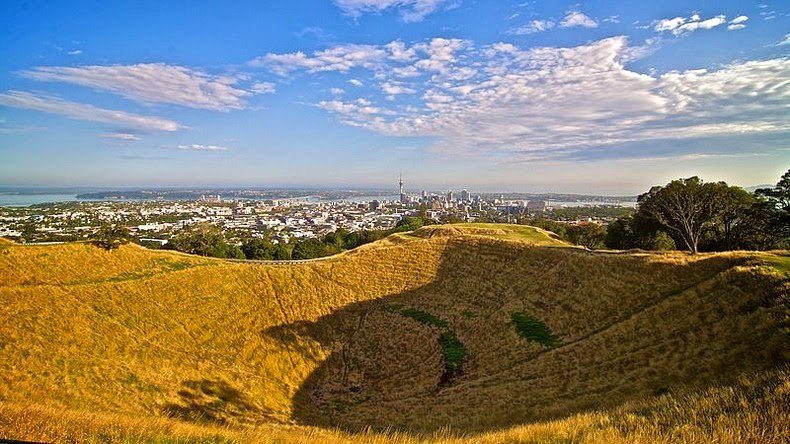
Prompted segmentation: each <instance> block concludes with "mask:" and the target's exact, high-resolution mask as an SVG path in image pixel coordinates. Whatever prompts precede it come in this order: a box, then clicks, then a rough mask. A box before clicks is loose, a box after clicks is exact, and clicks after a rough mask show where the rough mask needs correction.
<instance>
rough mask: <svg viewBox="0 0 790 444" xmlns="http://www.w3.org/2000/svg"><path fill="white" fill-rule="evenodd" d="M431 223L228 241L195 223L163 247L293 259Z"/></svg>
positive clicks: (408, 221) (414, 220)
mask: <svg viewBox="0 0 790 444" xmlns="http://www.w3.org/2000/svg"><path fill="white" fill-rule="evenodd" d="M430 223H432V221H431V220H430V219H425V218H422V217H404V218H403V219H401V220H400V221H399V222H398V224H397V225H396V226H395V227H394V228H391V229H389V230H359V231H353V232H349V231H348V230H346V229H344V228H340V229H338V230H335V231H333V232H331V233H328V234H326V235H325V236H322V237H319V238H291V239H290V240H289V241H288V242H275V241H274V240H273V239H272V237H271V236H270V233H268V232H264V233H261V234H262V236H258V237H253V236H252V235H251V234H250V233H240V234H239V241H238V242H235V243H231V242H229V241H228V240H227V239H226V235H225V234H224V233H223V231H222V229H221V228H220V227H217V226H215V225H211V224H196V225H193V226H192V227H190V228H188V229H186V230H184V231H182V232H180V233H178V234H177V235H175V236H174V237H173V238H172V239H171V240H170V242H168V243H167V244H165V246H164V247H163V248H165V249H171V250H178V251H182V252H185V253H190V254H197V255H200V256H211V257H219V258H227V259H251V260H296V259H315V258H318V257H324V256H331V255H333V254H337V253H340V252H341V251H344V250H349V249H352V248H356V247H358V246H360V245H364V244H367V243H370V242H374V241H377V240H379V239H383V238H385V237H387V236H389V235H390V234H393V233H400V232H405V231H412V230H416V229H417V228H420V227H422V226H423V225H428V224H430Z"/></svg>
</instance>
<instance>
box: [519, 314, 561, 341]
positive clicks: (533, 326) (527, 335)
mask: <svg viewBox="0 0 790 444" xmlns="http://www.w3.org/2000/svg"><path fill="white" fill-rule="evenodd" d="M510 319H511V321H512V323H513V326H514V327H516V332H518V334H519V335H520V336H521V337H522V338H524V339H526V340H528V341H533V342H537V343H539V344H542V345H545V346H546V347H554V345H555V344H556V343H557V338H556V337H555V336H554V335H552V334H551V330H549V327H547V326H546V324H544V323H543V322H541V321H540V320H538V319H536V318H534V317H532V316H530V315H529V314H527V313H524V312H513V313H510Z"/></svg>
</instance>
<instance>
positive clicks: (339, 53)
mask: <svg viewBox="0 0 790 444" xmlns="http://www.w3.org/2000/svg"><path fill="white" fill-rule="evenodd" d="M385 56H386V51H384V50H383V49H382V48H379V47H377V46H374V45H355V44H347V45H338V46H333V47H332V48H329V49H325V50H323V51H316V52H314V53H313V56H312V57H311V56H308V55H306V54H305V53H303V52H301V51H298V52H293V53H287V54H272V53H269V54H266V55H265V56H263V57H257V58H255V59H253V60H251V61H250V62H249V64H250V65H252V66H261V67H268V68H269V69H271V70H272V71H274V72H275V73H277V74H279V75H282V76H284V75H287V74H288V73H290V72H291V71H294V70H297V69H306V70H307V71H308V72H321V71H340V72H347V71H349V70H350V69H352V68H356V67H368V68H369V67H371V66H372V65H373V64H375V63H378V62H380V61H381V60H383V59H384V58H385Z"/></svg>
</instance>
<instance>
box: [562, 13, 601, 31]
mask: <svg viewBox="0 0 790 444" xmlns="http://www.w3.org/2000/svg"><path fill="white" fill-rule="evenodd" d="M574 26H581V27H582V28H597V27H598V22H596V21H595V20H593V19H592V18H590V17H589V16H587V15H585V14H584V13H582V12H579V11H571V12H569V13H568V14H567V15H566V16H565V17H563V19H562V21H561V22H560V28H572V27H574Z"/></svg>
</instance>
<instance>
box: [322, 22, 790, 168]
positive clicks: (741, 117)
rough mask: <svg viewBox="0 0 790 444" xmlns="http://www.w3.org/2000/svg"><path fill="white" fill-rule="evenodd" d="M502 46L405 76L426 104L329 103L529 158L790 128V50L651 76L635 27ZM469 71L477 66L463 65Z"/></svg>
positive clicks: (327, 104)
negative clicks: (562, 43) (557, 41)
mask: <svg viewBox="0 0 790 444" xmlns="http://www.w3.org/2000/svg"><path fill="white" fill-rule="evenodd" d="M508 45H509V46H508ZM414 46H415V47H425V46H428V47H430V45H429V44H422V45H420V44H418V45H414ZM492 46H493V45H492ZM492 46H484V47H481V48H477V47H475V45H473V44H472V43H471V42H464V44H463V45H461V47H459V48H456V49H454V50H453V51H451V52H450V55H451V57H450V59H451V60H452V64H450V65H447V66H446V67H445V71H446V72H444V73H438V72H437V73H436V74H434V75H433V76H431V77H428V78H427V79H426V78H422V77H421V78H420V81H415V82H412V83H406V84H403V85H401V84H398V86H400V87H407V88H410V89H413V90H415V91H416V92H418V93H420V94H419V95H418V96H416V97H417V98H419V99H420V103H418V104H417V105H415V104H414V103H413V101H410V102H409V103H408V104H399V103H398V102H389V103H387V104H378V103H376V104H374V103H372V102H371V101H370V100H368V99H357V100H356V101H351V102H343V101H338V100H331V101H322V102H320V103H318V104H317V106H319V107H321V108H322V109H325V110H327V111H329V112H331V113H334V114H337V115H338V117H339V118H340V120H341V121H342V122H343V123H346V124H349V125H354V126H359V127H364V128H367V129H370V130H373V131H376V132H380V133H383V134H387V135H394V136H429V137H434V138H435V139H436V140H437V141H438V142H437V144H436V146H435V148H436V149H438V150H442V151H448V152H459V151H460V152H467V153H474V152H485V151H498V152H504V153H509V154H510V155H512V156H516V157H518V158H523V159H528V158H533V159H534V158H557V157H561V156H564V155H568V154H567V153H569V152H595V150H597V149H600V148H602V147H612V146H620V145H622V144H628V143H639V142H645V141H656V140H679V139H695V138H701V137H711V136H723V135H744V134H747V135H748V134H762V133H781V132H788V131H790V115H787V113H786V112H785V111H786V109H787V107H788V106H790V84H788V83H787V82H786V79H787V78H788V77H790V59H774V60H765V61H752V62H744V63H738V64H733V65H731V66H725V67H722V68H720V69H718V70H688V71H678V72H675V71H673V72H669V73H665V74H663V75H647V74H642V73H638V72H635V71H631V70H629V69H627V68H626V67H625V63H626V62H627V61H628V60H632V58H633V57H634V52H635V51H636V50H637V49H638V48H639V47H631V46H629V45H628V41H627V39H626V38H625V37H613V38H608V39H604V40H600V41H596V42H592V43H590V44H586V45H581V46H577V47H571V48H551V47H542V48H541V47H539V48H532V49H528V50H521V49H518V48H516V47H515V46H513V45H510V44H503V45H497V47H498V48H499V49H500V51H497V50H494V49H493V48H492ZM422 51H423V50H422V49H420V50H418V54H422ZM429 59H430V57H429V58H428V59H421V60H419V61H418V62H415V64H417V63H419V62H420V61H422V60H429ZM392 63H394V62H392ZM394 66H397V65H394ZM390 68H392V69H391V70H390V71H387V70H386V69H384V68H382V67H380V66H379V67H377V68H376V69H377V70H378V71H377V72H378V73H379V74H380V75H378V76H377V77H376V78H377V79H380V82H381V83H380V85H381V86H382V88H384V86H385V84H386V83H387V82H390V80H388V79H389V77H388V76H389V75H391V73H392V72H394V69H396V68H393V67H392V65H391V66H390ZM467 71H468V72H470V73H473V74H472V75H471V76H466V75H458V73H464V72H467ZM385 94H386V92H385ZM590 150H592V151H590Z"/></svg>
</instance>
